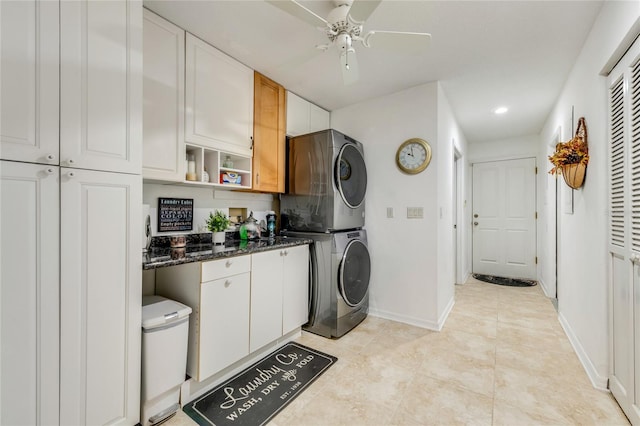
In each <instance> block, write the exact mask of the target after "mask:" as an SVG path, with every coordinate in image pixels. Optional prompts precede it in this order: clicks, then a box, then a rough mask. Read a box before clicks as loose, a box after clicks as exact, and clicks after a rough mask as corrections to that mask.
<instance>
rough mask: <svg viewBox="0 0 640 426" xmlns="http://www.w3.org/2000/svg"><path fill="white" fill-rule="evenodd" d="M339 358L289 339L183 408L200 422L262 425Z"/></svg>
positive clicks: (205, 423) (202, 423)
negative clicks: (278, 347)
mask: <svg viewBox="0 0 640 426" xmlns="http://www.w3.org/2000/svg"><path fill="white" fill-rule="evenodd" d="M336 361H338V358H336V357H335V356H332V355H327V354H325V353H322V352H319V351H316V350H315V349H311V348H309V347H306V346H303V345H300V344H298V343H293V342H289V343H287V344H286V345H284V346H283V347H281V348H280V349H278V350H277V351H275V352H273V353H272V354H270V355H268V356H267V357H265V358H264V359H262V360H261V361H258V362H257V363H255V364H253V365H252V366H250V367H248V368H246V369H245V370H243V371H241V372H240V373H238V374H237V375H235V376H234V377H232V378H231V379H229V380H227V381H226V382H224V383H223V384H221V385H220V386H218V387H216V388H215V389H213V390H211V391H209V392H208V393H206V394H205V395H204V396H201V397H200V398H198V399H196V400H195V401H193V402H190V403H189V404H187V405H185V406H184V408H183V410H184V412H185V413H187V414H188V415H189V416H190V417H191V418H192V419H193V420H195V421H196V422H197V423H198V424H199V425H203V426H204V425H207V426H210V425H216V426H222V425H251V426H254V425H263V424H265V423H267V422H268V421H269V420H270V419H271V418H273V417H274V416H275V415H276V414H278V412H280V411H281V410H282V409H283V408H284V407H286V406H287V404H289V403H290V402H291V401H293V400H294V399H295V398H296V397H297V396H298V395H299V394H300V393H301V392H302V391H303V390H305V389H306V388H307V386H309V385H310V384H311V383H312V382H313V381H314V380H315V379H317V378H318V377H320V375H321V374H322V373H324V372H325V371H326V370H327V369H328V368H329V367H331V366H332V365H333V364H334V363H335V362H336Z"/></svg>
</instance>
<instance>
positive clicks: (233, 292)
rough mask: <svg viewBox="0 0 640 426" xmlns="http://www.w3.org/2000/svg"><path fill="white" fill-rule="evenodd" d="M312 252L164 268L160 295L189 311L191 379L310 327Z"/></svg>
mask: <svg viewBox="0 0 640 426" xmlns="http://www.w3.org/2000/svg"><path fill="white" fill-rule="evenodd" d="M308 272H309V246H307V245H302V246H296V247H287V248H282V249H275V250H269V251H264V252H260V253H254V254H251V255H243V256H237V257H229V258H223V259H218V260H211V261H207V262H199V263H187V264H184V265H177V266H171V267H167V268H160V269H158V270H157V271H156V294H159V295H161V296H165V297H168V298H170V299H173V300H177V301H178V302H181V303H184V304H185V305H188V306H190V307H191V309H192V310H193V312H192V314H191V316H190V317H189V350H188V355H187V374H188V375H189V376H191V377H192V378H194V379H195V380H196V381H198V382H200V381H202V380H205V379H207V378H208V377H211V376H212V375H214V374H215V373H217V372H219V371H221V370H223V369H224V368H226V367H228V366H230V365H232V364H233V363H234V362H236V361H239V360H241V359H242V358H244V357H246V356H247V355H249V354H250V353H252V352H255V351H256V350H258V349H260V348H262V347H263V346H265V345H267V344H269V343H272V342H274V341H276V340H277V339H279V338H280V337H282V336H283V335H285V334H287V333H289V332H290V331H293V330H294V329H295V328H296V327H300V326H301V325H302V324H304V323H306V322H307V315H308V308H307V307H308V294H309V293H308Z"/></svg>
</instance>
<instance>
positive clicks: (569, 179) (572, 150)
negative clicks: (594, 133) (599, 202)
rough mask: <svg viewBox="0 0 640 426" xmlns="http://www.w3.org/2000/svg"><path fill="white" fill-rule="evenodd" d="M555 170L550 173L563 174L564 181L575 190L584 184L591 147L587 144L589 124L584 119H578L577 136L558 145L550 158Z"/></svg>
mask: <svg viewBox="0 0 640 426" xmlns="http://www.w3.org/2000/svg"><path fill="white" fill-rule="evenodd" d="M549 161H551V163H552V164H553V168H552V169H551V170H549V173H551V174H556V173H560V174H562V177H564V181H565V182H566V184H567V185H569V186H570V187H571V188H573V189H578V188H580V187H581V186H582V185H583V184H584V178H585V175H586V173H587V164H588V163H589V146H588V144H587V124H586V122H585V119H584V117H580V118H579V119H578V128H577V129H576V135H575V136H574V137H573V139H571V140H570V141H567V142H564V143H562V142H561V143H559V144H557V145H556V152H554V153H553V155H551V156H549Z"/></svg>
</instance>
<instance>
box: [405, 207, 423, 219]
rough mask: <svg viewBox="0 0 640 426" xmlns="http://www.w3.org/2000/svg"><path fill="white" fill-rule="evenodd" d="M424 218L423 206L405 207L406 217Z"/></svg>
mask: <svg viewBox="0 0 640 426" xmlns="http://www.w3.org/2000/svg"><path fill="white" fill-rule="evenodd" d="M422 218H424V208H423V207H407V219H422Z"/></svg>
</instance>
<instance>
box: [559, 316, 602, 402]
mask: <svg viewBox="0 0 640 426" xmlns="http://www.w3.org/2000/svg"><path fill="white" fill-rule="evenodd" d="M558 320H559V321H560V325H562V329H563V330H564V332H565V334H566V335H567V338H568V339H569V343H571V346H572V347H573V350H574V351H575V353H576V355H578V359H579V360H580V363H581V364H582V367H583V368H584V370H585V372H586V373H587V376H588V377H589V380H590V381H591V384H592V385H593V387H594V388H596V389H599V390H602V391H606V392H609V379H608V378H607V377H603V376H601V375H600V374H598V371H597V370H596V368H595V366H594V365H593V363H592V362H591V359H590V358H589V356H588V355H587V352H586V351H585V350H584V348H583V347H582V345H581V344H580V340H578V337H577V336H576V335H575V333H574V332H573V329H572V328H571V325H569V322H568V321H567V320H566V318H565V317H564V316H563V315H562V314H561V313H559V314H558Z"/></svg>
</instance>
